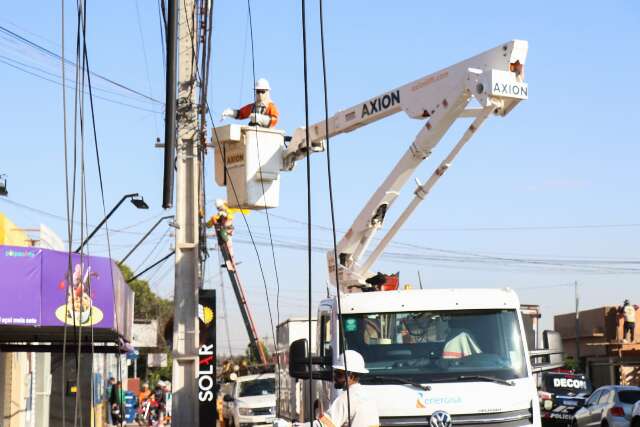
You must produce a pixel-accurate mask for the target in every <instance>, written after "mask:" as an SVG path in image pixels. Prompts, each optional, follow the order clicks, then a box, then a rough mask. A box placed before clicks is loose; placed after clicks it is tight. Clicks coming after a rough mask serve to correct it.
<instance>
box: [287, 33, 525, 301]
mask: <svg viewBox="0 0 640 427" xmlns="http://www.w3.org/2000/svg"><path fill="white" fill-rule="evenodd" d="M527 50H528V45H527V42H526V41H521V40H513V41H510V42H507V43H503V44H501V45H499V46H497V47H495V48H493V49H491V50H488V51H486V52H484V53H482V54H480V55H477V56H474V57H472V58H470V59H467V60H465V61H462V62H460V63H458V64H455V65H453V66H451V67H448V68H445V69H442V70H440V71H438V72H436V73H433V74H430V75H427V76H425V77H423V78H421V79H418V80H415V81H413V82H411V83H408V84H406V85H404V86H401V87H399V88H396V89H393V90H391V91H389V92H385V93H383V94H381V95H379V96H376V97H373V98H371V99H368V100H367V101H365V102H363V103H360V104H357V105H355V106H353V107H351V108H348V109H346V110H343V111H340V112H338V113H336V114H335V115H334V116H332V117H331V118H330V119H329V121H328V123H327V124H325V122H324V121H322V122H319V123H317V124H314V125H312V126H310V128H309V134H310V141H309V146H310V149H311V151H323V150H324V141H325V139H326V130H325V128H327V127H328V134H329V136H330V137H331V136H335V135H338V134H340V133H345V132H350V131H352V130H354V129H356V128H358V127H361V126H365V125H368V124H370V123H373V122H375V121H377V120H380V119H382V118H385V117H388V116H389V115H392V114H395V113H397V112H399V111H404V112H405V113H406V114H407V115H408V116H409V117H411V118H414V119H421V120H426V124H425V125H424V126H423V127H422V128H421V129H420V131H419V132H418V134H417V136H416V138H415V139H414V141H413V142H412V144H411V146H410V147H409V149H408V150H407V152H406V153H405V154H404V155H403V156H402V158H401V159H400V160H399V161H398V163H397V164H396V166H395V167H394V168H393V170H392V171H391V172H390V173H389V175H388V176H387V178H386V179H385V180H384V182H383V183H382V184H381V185H380V187H379V188H378V189H377V190H376V192H375V193H374V194H373V195H372V196H371V198H370V199H369V201H368V202H367V204H366V205H365V206H364V208H363V209H362V210H361V211H360V213H359V214H358V216H357V217H356V219H355V220H354V222H353V225H352V226H351V228H349V230H348V231H347V233H346V234H345V235H344V237H343V238H342V239H341V240H340V242H339V243H338V248H337V249H338V251H337V252H338V260H337V262H336V260H335V259H334V256H333V251H329V253H328V254H327V258H328V263H329V280H330V281H331V282H332V283H333V282H335V273H334V271H335V270H334V269H335V268H336V264H337V265H338V269H339V270H338V271H339V276H340V286H341V288H343V290H344V291H347V292H349V291H351V290H352V288H353V287H362V286H364V279H366V278H367V277H368V276H370V275H371V274H370V273H369V272H368V269H369V268H370V267H371V265H372V264H373V263H374V262H375V261H376V259H377V258H378V257H379V256H380V255H381V254H382V252H383V251H384V249H385V247H386V246H387V244H388V243H389V242H390V240H391V238H392V237H393V236H394V235H395V234H396V232H397V231H398V230H399V228H400V227H401V226H402V224H404V222H405V221H406V219H407V218H408V217H409V216H410V214H411V213H412V212H413V211H414V210H415V208H416V207H417V205H418V204H419V203H420V202H421V201H422V200H423V199H424V198H425V197H426V195H427V194H428V193H429V191H430V190H431V188H432V187H433V185H434V184H435V183H436V182H437V181H438V179H439V178H440V177H441V176H442V175H443V174H444V172H445V171H446V170H447V169H448V168H449V166H450V164H451V162H452V161H453V159H454V158H455V156H456V155H457V154H458V153H459V151H460V150H461V149H462V147H463V146H464V145H465V144H466V143H467V142H468V141H469V139H470V138H471V137H472V136H473V135H474V134H475V132H476V131H477V130H478V128H479V127H480V125H482V123H483V122H484V120H485V119H486V118H488V117H489V115H491V114H492V113H493V114H496V115H499V116H505V115H506V114H508V113H509V112H510V111H511V110H512V109H513V108H514V107H515V106H516V105H517V104H518V103H519V102H520V101H521V100H523V99H526V98H527V96H528V87H527V84H526V83H525V82H524V64H525V60H526V56H527ZM472 98H475V99H476V101H477V102H478V104H479V105H480V108H475V109H468V108H467V106H468V104H469V102H470V101H471V99H472ZM460 117H474V118H475V120H474V121H473V123H472V124H471V125H470V126H469V127H468V129H467V130H466V132H465V133H464V135H463V136H462V138H461V139H460V140H459V142H458V144H456V146H455V147H454V148H453V150H452V151H451V153H450V154H449V155H448V156H447V157H446V159H445V160H444V161H443V162H442V163H441V164H440V165H439V167H438V168H437V169H436V170H435V171H434V173H433V174H432V175H431V177H430V178H429V180H428V181H427V182H426V183H425V184H420V183H418V186H417V188H416V190H415V192H414V193H415V197H414V199H413V201H412V202H411V203H410V204H409V206H408V207H407V208H406V209H405V211H404V212H403V213H402V214H401V215H400V217H399V218H398V220H397V221H396V223H395V224H394V225H393V226H392V227H391V229H390V230H389V232H388V233H387V235H386V236H385V237H384V238H383V239H382V240H381V242H380V243H379V245H378V246H377V247H376V248H375V250H374V251H373V253H372V254H371V255H370V256H369V258H368V259H367V260H366V261H365V262H364V263H363V264H362V265H360V259H361V258H362V256H363V255H364V253H365V251H366V250H367V247H368V246H369V243H370V242H371V240H372V238H373V236H374V234H375V232H376V231H377V230H378V229H380V228H381V227H382V224H383V222H384V219H385V216H386V213H387V211H388V210H389V208H390V206H391V205H392V203H393V202H394V201H395V199H396V197H397V196H398V194H399V192H400V190H401V189H402V188H403V187H404V185H405V184H406V182H407V181H408V179H409V178H410V177H411V176H412V175H413V173H414V172H415V170H416V168H417V167H418V166H419V165H420V164H421V163H422V161H423V160H425V159H426V158H428V157H429V156H430V155H431V152H432V150H433V149H434V148H435V146H436V145H437V144H438V142H439V141H440V140H441V139H442V137H443V136H444V134H445V133H446V132H447V130H448V129H449V128H450V127H451V125H452V124H453V123H454V122H455V120H456V119H458V118H460ZM307 151H308V150H307V141H306V132H305V129H304V128H299V129H296V131H295V132H294V135H293V138H292V141H291V143H290V144H289V146H288V147H287V149H286V151H285V154H284V161H283V168H284V169H287V170H290V169H292V168H293V166H294V164H295V162H296V161H297V160H299V159H301V158H304V157H305V156H306V155H307ZM333 284H334V285H335V283H333Z"/></svg>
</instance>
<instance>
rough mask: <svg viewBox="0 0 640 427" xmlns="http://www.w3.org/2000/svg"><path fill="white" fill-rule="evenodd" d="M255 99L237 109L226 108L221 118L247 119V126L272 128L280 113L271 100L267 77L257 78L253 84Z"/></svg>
mask: <svg viewBox="0 0 640 427" xmlns="http://www.w3.org/2000/svg"><path fill="white" fill-rule="evenodd" d="M255 90H256V97H255V101H254V102H252V103H250V104H247V105H245V106H244V107H242V108H240V109H239V110H234V109H233V108H227V109H226V110H224V111H223V112H222V119H223V120H224V119H225V117H229V118H232V119H240V120H242V119H249V126H260V127H263V128H272V127H275V126H276V123H278V117H279V116H280V113H279V112H278V108H277V107H276V104H274V103H273V101H271V97H270V92H271V86H269V82H268V81H267V79H258V80H257V81H256V85H255Z"/></svg>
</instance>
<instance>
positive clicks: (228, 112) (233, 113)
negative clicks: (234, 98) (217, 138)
mask: <svg viewBox="0 0 640 427" xmlns="http://www.w3.org/2000/svg"><path fill="white" fill-rule="evenodd" d="M237 114H238V113H237V112H236V110H234V109H233V108H227V109H225V110H224V111H223V112H222V120H224V119H225V117H229V118H232V119H235V118H236V116H237Z"/></svg>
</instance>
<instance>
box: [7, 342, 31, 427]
mask: <svg viewBox="0 0 640 427" xmlns="http://www.w3.org/2000/svg"><path fill="white" fill-rule="evenodd" d="M27 371H28V361H27V357H26V354H25V353H0V417H1V418H0V424H1V425H2V426H3V427H23V426H24V425H25V415H26V412H27V408H26V406H25V403H26V398H25V391H26V390H25V372H27Z"/></svg>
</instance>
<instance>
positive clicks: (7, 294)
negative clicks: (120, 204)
mask: <svg viewBox="0 0 640 427" xmlns="http://www.w3.org/2000/svg"><path fill="white" fill-rule="evenodd" d="M0 293H1V295H3V296H2V298H0V326H2V325H22V326H24V325H30V326H63V325H64V324H65V323H66V324H67V325H74V324H75V325H76V326H83V327H84V326H93V327H95V328H106V329H113V330H116V331H117V332H118V333H119V335H121V336H123V337H124V338H125V339H129V338H130V336H131V324H132V323H133V292H132V291H131V289H130V288H129V286H128V285H127V284H126V282H125V281H124V278H123V277H122V274H121V273H120V270H119V269H118V267H117V266H116V265H115V263H114V262H113V261H112V260H110V259H109V258H103V257H94V256H86V255H85V256H82V257H81V256H80V255H79V254H72V255H71V265H70V264H69V254H68V253H67V252H58V251H54V250H48V249H40V248H27V247H14V246H0ZM116 320H117V322H116Z"/></svg>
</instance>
